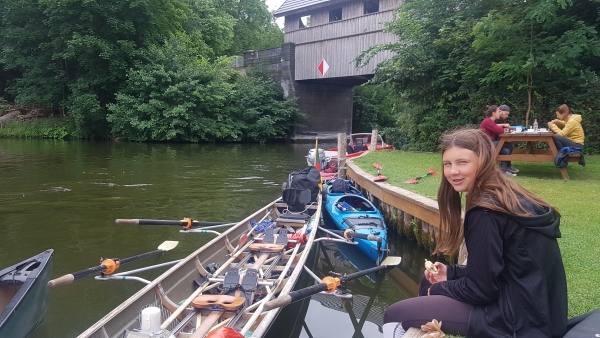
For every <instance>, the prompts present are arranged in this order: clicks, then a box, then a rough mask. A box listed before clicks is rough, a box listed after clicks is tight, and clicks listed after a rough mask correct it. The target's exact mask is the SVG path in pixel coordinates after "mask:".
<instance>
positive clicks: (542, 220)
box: [508, 200, 561, 238]
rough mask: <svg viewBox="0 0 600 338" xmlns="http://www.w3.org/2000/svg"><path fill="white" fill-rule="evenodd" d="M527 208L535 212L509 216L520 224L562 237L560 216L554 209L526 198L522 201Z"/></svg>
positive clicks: (546, 234) (545, 233)
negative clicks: (529, 214) (541, 205)
mask: <svg viewBox="0 0 600 338" xmlns="http://www.w3.org/2000/svg"><path fill="white" fill-rule="evenodd" d="M521 203H522V205H523V207H524V208H525V210H527V211H529V212H530V213H532V214H533V216H517V215H509V216H508V217H509V218H510V219H512V220H514V221H515V222H517V223H518V224H519V225H521V226H523V227H525V228H527V229H530V230H533V231H537V232H539V233H541V234H543V235H544V236H546V237H550V238H560V237H561V234H560V229H559V225H560V216H559V215H557V214H556V213H555V212H554V211H553V210H552V209H550V208H547V207H540V206H539V205H536V204H535V203H533V202H531V201H529V200H525V201H522V202H521Z"/></svg>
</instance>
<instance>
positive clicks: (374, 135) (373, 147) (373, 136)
mask: <svg viewBox="0 0 600 338" xmlns="http://www.w3.org/2000/svg"><path fill="white" fill-rule="evenodd" d="M382 146H383V145H382ZM369 150H377V129H373V131H372V132H371V147H370V148H369Z"/></svg>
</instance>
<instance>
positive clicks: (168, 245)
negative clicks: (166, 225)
mask: <svg viewBox="0 0 600 338" xmlns="http://www.w3.org/2000/svg"><path fill="white" fill-rule="evenodd" d="M177 244H179V242H178V241H164V242H162V244H161V245H159V246H158V250H162V251H169V250H172V249H175V247H176V246H177Z"/></svg>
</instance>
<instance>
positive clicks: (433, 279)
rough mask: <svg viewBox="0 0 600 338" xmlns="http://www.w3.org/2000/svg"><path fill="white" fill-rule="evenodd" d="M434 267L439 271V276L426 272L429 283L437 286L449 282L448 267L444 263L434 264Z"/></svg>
mask: <svg viewBox="0 0 600 338" xmlns="http://www.w3.org/2000/svg"><path fill="white" fill-rule="evenodd" d="M433 265H434V266H435V267H436V268H437V269H438V273H437V274H433V273H431V272H429V271H427V270H425V278H426V279H427V280H428V281H429V283H431V284H435V283H437V282H444V281H446V280H448V276H447V271H448V268H447V267H446V265H445V264H443V263H440V262H435V263H433Z"/></svg>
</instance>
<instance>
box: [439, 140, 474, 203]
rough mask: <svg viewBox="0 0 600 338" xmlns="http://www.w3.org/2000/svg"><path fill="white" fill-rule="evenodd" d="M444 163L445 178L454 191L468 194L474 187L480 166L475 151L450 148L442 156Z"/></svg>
mask: <svg viewBox="0 0 600 338" xmlns="http://www.w3.org/2000/svg"><path fill="white" fill-rule="evenodd" d="M442 163H443V165H444V177H446V179H447V180H448V182H450V184H451V185H452V187H453V188H454V190H456V191H457V192H467V191H469V189H471V187H473V184H475V177H476V175H477V167H478V166H479V161H478V158H477V155H475V153H474V152H473V151H471V150H468V149H465V148H460V147H451V148H448V149H447V150H446V151H445V152H444V155H442Z"/></svg>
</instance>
